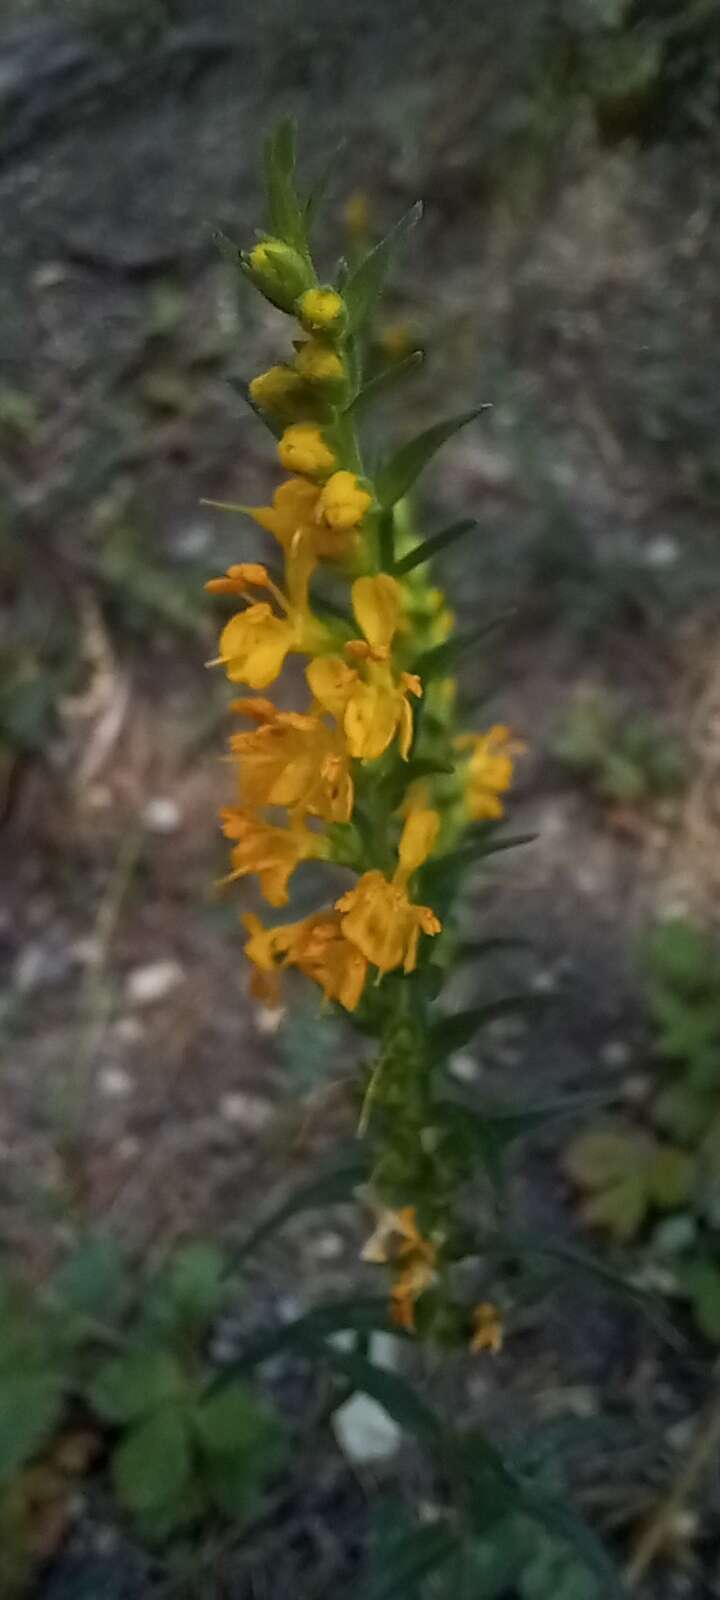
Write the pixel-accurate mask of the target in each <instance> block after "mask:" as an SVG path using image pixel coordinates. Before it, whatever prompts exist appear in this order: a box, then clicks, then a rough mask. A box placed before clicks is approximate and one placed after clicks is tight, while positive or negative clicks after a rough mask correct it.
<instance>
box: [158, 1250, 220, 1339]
mask: <svg viewBox="0 0 720 1600" xmlns="http://www.w3.org/2000/svg"><path fill="white" fill-rule="evenodd" d="M226 1272H227V1261H226V1258H225V1256H224V1255H223V1252H222V1250H219V1249H218V1247H217V1245H214V1244H210V1243H202V1242H201V1241H199V1240H198V1241H197V1243H195V1244H188V1245H184V1246H183V1247H182V1248H181V1249H179V1250H177V1251H176V1252H175V1254H174V1256H173V1258H172V1262H171V1265H170V1286H171V1291H172V1294H173V1296H174V1298H175V1301H176V1303H177V1307H178V1311H179V1313H180V1317H181V1319H183V1320H186V1321H188V1322H192V1323H196V1324H198V1323H199V1324H201V1325H202V1324H203V1323H209V1322H210V1321H211V1320H212V1318H213V1317H214V1316H216V1315H217V1313H218V1311H219V1310H220V1307H221V1306H222V1305H223V1303H224V1301H225V1300H227V1297H228V1283H227V1277H226Z"/></svg>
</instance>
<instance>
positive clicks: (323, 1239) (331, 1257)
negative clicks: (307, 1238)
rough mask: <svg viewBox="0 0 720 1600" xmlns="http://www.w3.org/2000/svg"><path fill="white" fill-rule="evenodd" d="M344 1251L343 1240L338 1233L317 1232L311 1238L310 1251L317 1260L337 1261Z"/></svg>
mask: <svg viewBox="0 0 720 1600" xmlns="http://www.w3.org/2000/svg"><path fill="white" fill-rule="evenodd" d="M344 1251H345V1240H344V1239H343V1237H342V1235H341V1234H339V1233H330V1232H328V1233H319V1234H318V1236H317V1239H313V1242H312V1252H313V1255H314V1256H315V1258H316V1260H317V1261H337V1260H338V1258H339V1257H340V1256H341V1255H343V1254H344Z"/></svg>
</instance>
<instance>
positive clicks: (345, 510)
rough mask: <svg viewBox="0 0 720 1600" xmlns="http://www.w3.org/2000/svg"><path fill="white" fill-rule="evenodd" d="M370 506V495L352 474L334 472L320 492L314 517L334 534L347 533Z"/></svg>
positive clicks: (359, 520)
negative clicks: (333, 531) (332, 530)
mask: <svg viewBox="0 0 720 1600" xmlns="http://www.w3.org/2000/svg"><path fill="white" fill-rule="evenodd" d="M371 505H372V495H371V494H368V491H367V489H362V488H361V487H360V483H359V481H358V479H357V477H356V474H355V473H354V472H334V473H333V475H332V477H331V478H328V480H327V483H326V484H325V486H324V488H323V489H321V490H320V494H319V497H318V503H317V509H316V512H315V515H316V517H317V520H318V522H320V521H322V522H324V523H326V525H327V527H328V528H333V529H334V530H335V532H336V533H348V532H349V531H350V529H351V528H356V527H357V525H358V523H359V522H362V519H363V517H364V515H365V512H366V511H367V510H368V508H369V507H370V506H371Z"/></svg>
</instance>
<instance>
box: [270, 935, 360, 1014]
mask: <svg viewBox="0 0 720 1600" xmlns="http://www.w3.org/2000/svg"><path fill="white" fill-rule="evenodd" d="M288 964H289V965H291V966H295V967H298V968H299V970H300V971H301V972H304V973H305V975H306V977H308V978H312V980H313V982H314V983H317V984H319V986H320V988H321V989H322V991H323V994H324V995H325V997H326V999H327V1000H337V1001H338V1002H339V1004H340V1005H341V1006H344V1007H345V1010H346V1011H354V1010H355V1007H356V1006H357V1004H358V1001H359V999H360V996H361V994H362V992H363V988H364V986H365V978H366V976H367V965H368V964H367V961H366V959H365V957H364V956H363V954H362V952H361V951H360V950H358V949H357V948H356V946H355V945H354V944H351V943H350V941H349V940H348V939H346V938H345V936H344V934H343V931H342V926H341V922H340V918H339V916H338V914H337V912H334V911H320V912H318V913H317V915H316V916H313V917H306V918H305V921H304V922H302V923H300V924H298V928H297V933H296V937H295V939H294V940H293V944H292V946H291V948H290V951H289V954H288Z"/></svg>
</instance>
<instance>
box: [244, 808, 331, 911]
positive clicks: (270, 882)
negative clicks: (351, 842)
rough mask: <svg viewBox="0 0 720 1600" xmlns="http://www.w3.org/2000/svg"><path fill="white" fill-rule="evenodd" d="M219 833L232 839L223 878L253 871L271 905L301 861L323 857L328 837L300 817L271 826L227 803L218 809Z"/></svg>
mask: <svg viewBox="0 0 720 1600" xmlns="http://www.w3.org/2000/svg"><path fill="white" fill-rule="evenodd" d="M220 817H221V820H222V824H223V833H224V834H225V836H226V838H228V839H236V840H237V843H236V844H235V845H234V847H233V850H232V853H231V857H230V860H231V863H232V871H231V872H229V873H228V875H227V877H226V878H225V879H223V882H224V883H232V882H234V880H235V879H236V878H245V877H247V875H248V873H251V872H256V873H257V875H258V877H259V879H260V888H261V890H262V892H263V894H264V896H265V899H266V900H267V901H268V903H269V904H270V905H271V906H284V905H286V904H287V898H288V880H289V878H290V876H291V874H292V873H293V872H294V871H295V868H296V867H297V866H298V865H299V863H300V862H301V861H310V860H313V859H315V860H317V859H323V858H326V857H327V855H328V849H329V845H328V841H327V839H326V838H324V836H323V835H322V834H320V833H312V832H311V830H310V829H309V828H307V827H306V826H305V823H304V822H303V820H302V817H300V816H296V817H293V818H292V819H291V822H290V826H289V827H288V828H280V827H275V826H274V825H273V824H272V823H270V822H263V820H262V818H261V817H258V816H257V815H256V814H255V813H254V812H252V811H247V810H245V809H243V808H242V807H241V806H227V807H225V809H224V810H223V811H221V812H220Z"/></svg>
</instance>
